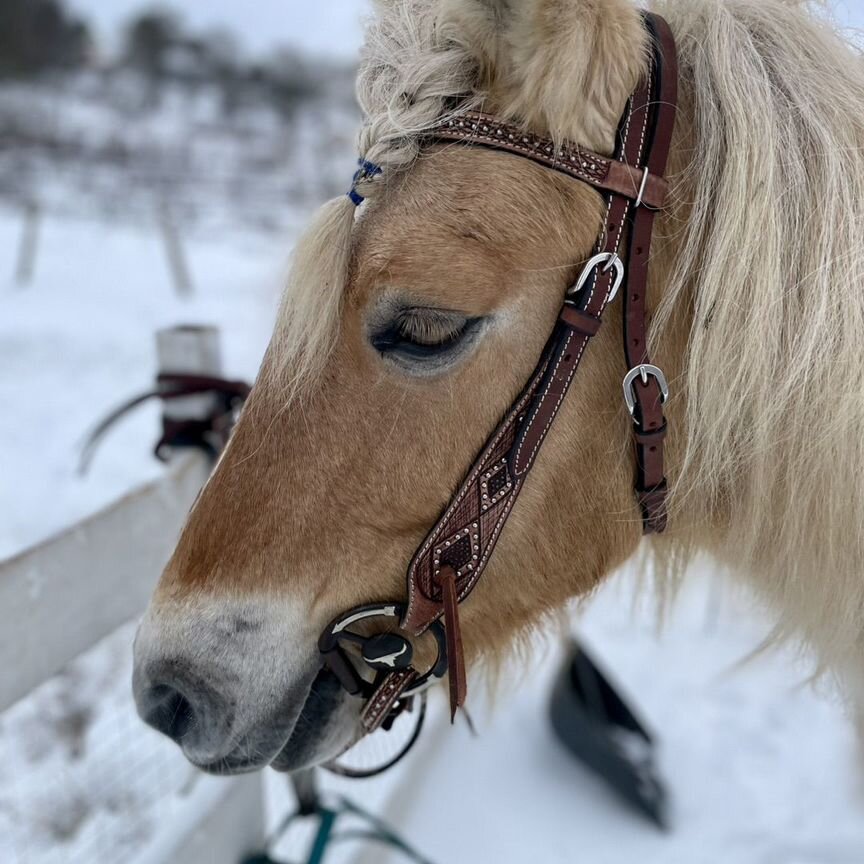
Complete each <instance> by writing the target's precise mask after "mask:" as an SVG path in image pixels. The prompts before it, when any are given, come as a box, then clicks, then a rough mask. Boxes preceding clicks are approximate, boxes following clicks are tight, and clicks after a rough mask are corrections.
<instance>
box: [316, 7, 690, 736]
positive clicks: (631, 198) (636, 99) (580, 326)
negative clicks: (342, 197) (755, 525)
mask: <svg viewBox="0 0 864 864" xmlns="http://www.w3.org/2000/svg"><path fill="white" fill-rule="evenodd" d="M643 20H644V24H645V27H646V30H647V32H648V36H649V38H650V42H651V45H652V49H653V54H652V61H651V63H650V65H649V68H648V70H647V71H646V74H645V76H644V77H643V79H642V81H641V82H640V83H639V85H638V87H637V89H636V90H635V91H634V92H633V93H632V94H631V96H630V98H629V100H628V102H627V106H626V108H625V111H624V115H623V116H622V118H621V121H620V124H619V128H618V134H617V145H616V149H615V154H614V155H613V156H611V157H610V156H605V155H602V154H599V153H594V152H592V151H591V150H588V149H587V148H585V147H583V146H581V145H580V144H576V143H572V142H555V141H552V140H551V139H549V138H544V137H542V136H539V135H535V134H533V133H531V132H528V131H526V130H525V129H524V128H523V127H522V126H520V125H518V124H514V123H511V122H509V121H507V120H504V119H501V118H498V117H493V116H491V115H487V114H483V113H480V112H477V111H469V110H463V111H461V112H460V111H458V110H457V111H456V112H455V113H452V114H451V115H449V116H448V117H447V118H444V119H442V121H441V123H440V125H439V126H438V127H437V128H436V129H433V130H431V131H430V132H429V133H428V135H427V136H426V137H427V139H428V143H430V144H434V143H442V142H450V143H451V144H453V145H454V146H455V145H456V144H458V145H461V146H467V147H483V148H486V149H493V150H500V151H504V152H507V153H510V154H513V155H517V156H521V157H523V158H526V159H530V160H531V161H532V162H535V163H537V164H540V165H542V166H543V167H545V168H547V169H549V170H553V171H556V172H558V173H562V174H565V175H567V176H569V177H572V178H574V179H576V180H579V181H581V182H583V183H585V184H587V185H589V186H591V187H592V188H594V189H596V190H598V191H599V192H601V193H602V194H603V196H604V199H605V202H606V213H605V219H604V222H603V225H602V229H601V233H600V236H599V237H598V239H597V243H596V246H595V248H594V250H593V253H592V255H591V257H590V258H589V259H588V260H587V261H586V262H585V264H584V266H583V268H582V270H581V274H580V276H579V277H578V279H577V280H576V281H575V282H574V284H573V286H572V287H571V288H570V289H569V290H567V291H566V293H565V296H564V297H563V305H562V306H561V311H560V312H559V315H558V320H557V322H556V324H555V327H554V330H553V331H552V333H551V334H550V336H549V340H548V342H547V343H546V347H545V348H544V350H543V353H542V354H541V356H540V358H539V360H538V363H537V366H536V368H535V370H534V372H533V373H532V375H531V378H530V379H529V380H528V382H527V383H526V385H525V387H524V389H523V391H522V393H521V394H520V395H519V396H518V397H517V399H516V401H515V402H514V403H513V404H512V405H511V407H510V408H509V410H508V411H507V413H506V414H505V415H504V418H503V419H502V420H501V422H500V423H499V425H498V426H497V428H496V429H495V430H494V431H493V432H492V434H491V435H490V436H489V438H488V439H487V442H486V444H485V445H484V447H483V449H482V450H481V451H480V454H479V455H478V456H477V458H476V459H475V461H474V463H473V465H472V466H471V467H470V468H469V470H468V472H467V474H466V475H465V478H464V479H463V481H462V483H461V484H460V486H459V488H458V489H457V491H456V493H455V495H454V496H453V498H452V500H451V501H450V503H449V504H448V505H447V507H446V508H445V510H444V512H443V513H442V514H441V516H440V517H439V519H438V521H437V522H436V524H435V525H434V526H433V527H432V529H431V531H430V532H429V534H428V535H427V537H426V539H425V540H424V541H423V543H422V544H421V546H420V547H419V548H418V549H417V550H416V552H415V554H414V557H413V558H412V560H411V563H410V565H409V567H408V573H407V603H405V604H401V603H387V604H381V605H371V606H359V607H357V608H355V609H351V610H349V611H348V612H345V613H344V614H342V615H340V616H339V617H338V618H336V619H335V620H334V621H332V622H331V623H330V624H329V625H328V626H327V628H326V629H325V630H324V632H323V633H322V635H321V638H320V640H319V648H320V651H321V655H322V658H323V660H324V662H325V663H326V665H327V666H328V667H329V668H330V669H331V670H332V672H333V673H334V674H335V675H336V676H337V678H338V679H339V681H340V682H341V684H342V686H343V687H344V688H345V689H346V690H347V691H348V693H350V694H352V695H354V696H357V697H358V698H361V699H363V700H364V701H365V705H364V707H363V710H362V714H361V720H362V725H363V729H364V731H365V732H366V733H370V732H373V731H374V730H376V729H378V728H379V727H382V726H383V727H384V728H388V729H389V728H390V727H391V726H392V724H393V721H394V720H395V718H396V717H397V716H398V715H399V714H400V713H401V712H402V711H403V710H405V709H406V708H407V707H410V705H411V703H412V700H413V699H414V697H415V696H416V695H417V694H418V693H421V692H422V691H423V690H424V689H425V688H426V687H428V686H429V685H431V684H432V683H434V682H435V681H436V680H437V679H439V678H441V677H443V675H444V674H445V672H447V673H448V678H449V684H450V706H451V719H452V717H454V716H455V713H456V711H457V709H458V708H461V707H462V706H463V705H464V702H465V699H466V694H467V684H466V674H465V662H464V657H463V649H462V637H461V630H460V625H459V604H461V603H462V602H464V601H465V600H466V599H467V598H468V596H469V595H470V594H471V592H472V590H473V589H474V587H475V585H476V584H477V582H478V580H479V579H480V577H481V576H482V574H483V572H484V571H485V569H486V566H487V564H488V562H489V559H490V557H491V555H492V553H493V552H494V549H495V545H496V543H497V541H498V538H499V537H500V535H501V532H502V531H503V530H504V527H505V525H506V522H507V519H508V518H509V516H510V514H511V512H512V510H513V507H514V505H515V504H516V500H517V498H518V496H519V493H520V491H521V490H522V487H523V486H524V483H525V480H526V478H527V476H528V474H529V472H530V471H531V469H532V468H533V466H534V464H535V461H536V458H537V456H538V454H539V452H540V450H541V448H542V446H543V443H544V441H545V440H546V437H547V435H548V433H549V431H550V429H551V428H552V426H553V424H554V421H555V419H556V417H557V415H558V411H559V409H560V407H561V405H562V403H563V402H564V399H565V397H566V395H567V392H568V390H569V388H570V384H571V382H572V380H573V377H574V375H575V374H576V371H577V370H578V366H579V363H580V361H581V359H582V357H583V355H584V352H585V350H586V348H587V347H588V343H589V342H590V341H591V339H592V337H593V336H595V335H596V333H597V332H598V331H599V329H600V327H601V325H602V323H603V313H604V312H605V310H606V307H607V306H608V305H609V304H610V303H612V302H613V301H614V300H615V299H616V296H620V297H622V298H623V299H621V300H620V301H619V302H621V303H622V304H623V320H624V328H623V334H622V336H623V343H624V350H623V354H624V363H625V364H626V366H624V368H622V379H623V380H622V389H623V393H624V399H623V400H622V402H623V405H622V410H623V411H626V412H627V414H626V415H625V416H628V423H629V424H630V425H631V428H632V430H633V453H634V460H633V461H634V488H635V498H636V502H637V503H638V506H639V509H640V514H641V518H642V525H643V530H644V533H645V534H654V533H661V532H662V531H664V530H665V528H666V491H667V485H666V478H665V473H664V454H663V449H664V448H663V445H664V440H665V437H666V433H667V425H666V421H665V418H664V410H663V406H664V404H665V402H666V400H667V399H668V398H669V388H668V385H667V382H666V378H665V376H664V375H663V372H662V370H660V369H659V368H658V367H657V366H655V365H653V364H652V363H651V359H650V357H649V355H648V347H647V343H648V340H647V331H648V311H647V293H648V263H649V260H650V257H651V255H650V252H651V241H652V236H653V227H654V219H655V215H656V213H657V212H658V211H660V210H662V209H664V207H665V205H666V200H667V197H668V196H667V192H668V184H667V182H666V180H665V179H664V175H665V171H666V163H667V160H668V156H669V150H670V147H671V143H672V133H673V129H674V126H675V115H676V106H677V102H678V64H677V59H676V51H675V41H674V38H673V36H672V33H671V31H670V29H669V25H668V24H667V23H666V21H665V20H664V19H663V18H661V17H660V16H659V15H655V14H653V13H644V14H643ZM381 173H382V172H381V167H380V166H379V165H376V164H374V163H372V162H369V161H368V160H365V159H361V160H360V163H359V168H358V170H357V173H356V174H355V175H354V182H353V184H352V187H351V189H350V191H349V192H348V197H349V198H350V199H351V201H352V202H353V203H354V204H355V205H358V206H359V205H360V204H361V203H362V202H363V196H362V195H361V194H360V193H359V192H358V191H357V186H358V184H360V183H361V182H363V181H366V180H369V179H371V178H373V177H377V176H378V175H379V174H381ZM619 289H620V290H619ZM625 373H626V374H625ZM442 622H443V623H442ZM382 623H384V625H385V626H384V627H383V628H382V627H380V625H381V624H382ZM369 624H371V625H372V626H373V628H375V627H376V625H378V626H377V630H378V632H377V634H376V635H363V634H364V633H368V632H371V631H370V630H369V628H368V627H367V626H366V625H369ZM381 630H383V631H384V632H380V631H381ZM427 633H428V634H430V635H431V637H432V638H433V639H434V641H435V643H436V645H437V648H438V655H437V658H436V660H435V661H434V663H433V665H432V666H431V668H429V669H427V670H426V671H425V672H420V671H418V670H417V669H415V667H414V666H413V658H414V640H415V639H417V638H418V637H420V636H421V635H422V634H427ZM359 669H362V670H363V672H362V673H361V671H359Z"/></svg>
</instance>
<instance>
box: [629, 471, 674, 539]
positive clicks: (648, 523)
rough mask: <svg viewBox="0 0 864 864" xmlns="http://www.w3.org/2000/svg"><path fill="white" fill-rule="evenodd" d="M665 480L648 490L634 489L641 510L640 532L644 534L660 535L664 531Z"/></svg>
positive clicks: (666, 489)
mask: <svg viewBox="0 0 864 864" xmlns="http://www.w3.org/2000/svg"><path fill="white" fill-rule="evenodd" d="M668 491H669V485H668V483H667V482H666V479H665V478H664V479H663V482H662V483H658V484H657V485H656V486H651V487H650V488H648V489H642V488H640V487H638V486H637V487H636V496H637V498H638V500H639V507H640V509H641V510H642V530H643V533H645V534H662V533H663V532H664V531H665V530H666V518H667V516H666V494H667V492H668Z"/></svg>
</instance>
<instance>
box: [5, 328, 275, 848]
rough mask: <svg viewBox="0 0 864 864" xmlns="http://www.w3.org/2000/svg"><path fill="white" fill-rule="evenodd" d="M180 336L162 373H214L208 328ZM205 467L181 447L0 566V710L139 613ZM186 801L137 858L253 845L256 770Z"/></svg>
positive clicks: (257, 814)
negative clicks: (90, 511) (151, 472)
mask: <svg viewBox="0 0 864 864" xmlns="http://www.w3.org/2000/svg"><path fill="white" fill-rule="evenodd" d="M179 333H180V336H179V342H178V340H177V339H171V338H169V339H168V342H169V343H170V344H169V347H167V348H166V346H165V344H164V343H165V340H164V337H163V338H161V339H160V355H162V357H163V359H164V358H165V357H166V355H168V356H169V357H170V359H169V361H168V362H170V363H172V365H173V368H170V369H166V371H174V372H199V373H202V374H219V371H220V370H219V369H218V368H214V367H215V366H217V365H218V351H212V350H206V351H202V350H196V349H195V344H194V343H195V342H196V340H198V339H199V337H201V338H203V339H204V340H205V341H207V342H208V348H209V349H212V340H213V339H214V338H215V335H214V333H213V332H212V331H211V332H208V331H203V333H202V332H201V331H197V333H198V335H196V330H195V328H181V330H180V331H179ZM202 356H206V357H207V358H208V360H207V362H202V360H201V357H202ZM180 367H183V368H180ZM205 367H206V368H205ZM163 368H165V366H164V365H163ZM174 410H176V405H175V407H174ZM209 470H210V465H209V463H208V461H207V460H206V458H205V457H204V456H203V455H198V454H197V453H189V452H187V453H185V454H183V455H182V456H180V457H178V458H177V459H175V460H174V461H173V462H172V464H171V465H170V466H169V468H168V470H167V472H166V474H165V476H164V477H163V478H161V479H159V480H157V481H155V482H152V483H149V484H147V485H146V486H143V487H142V488H140V489H137V490H135V491H134V492H131V493H130V494H128V495H127V496H125V497H124V498H122V499H121V500H120V501H117V502H116V503H114V504H112V505H111V506H109V507H107V508H106V509H104V510H103V511H102V512H100V513H97V514H96V515H94V516H92V517H90V518H89V519H85V520H84V521H83V522H80V523H78V524H77V525H75V526H73V527H71V528H69V529H68V530H66V531H64V532H62V533H61V534H59V535H57V536H55V537H53V538H51V539H49V540H47V541H45V542H43V543H40V544H39V545H38V546H36V547H34V548H32V549H29V550H27V551H25V552H23V553H22V554H20V555H18V556H16V557H14V558H12V559H10V560H7V561H5V562H2V563H0V609H2V612H3V615H2V617H3V625H2V627H0V669H2V673H0V711H3V710H5V709H6V708H8V707H10V706H11V705H12V704H13V703H15V702H17V701H18V700H19V699H21V698H23V697H25V696H26V695H27V694H28V693H30V692H31V691H32V690H33V689H34V688H36V687H37V686H38V685H40V684H41V683H42V682H44V681H46V680H47V679H49V678H50V677H51V676H52V675H54V674H55V673H57V672H58V671H60V670H61V669H62V668H63V667H64V666H65V665H66V664H67V663H69V662H70V661H72V660H73V659H75V658H76V657H77V656H78V655H79V654H81V653H82V652H84V651H85V650H87V649H88V648H90V647H91V646H93V645H94V644H95V643H96V642H98V641H99V640H101V639H102V638H103V637H105V636H107V635H108V634H109V633H112V632H113V631H115V630H116V629H117V628H119V627H120V626H122V625H123V624H125V623H127V622H129V621H130V620H132V619H134V618H136V617H138V616H139V615H140V614H141V613H142V612H143V611H144V608H145V607H146V604H147V600H148V598H149V596H150V594H151V593H152V591H153V588H154V587H155V585H156V581H157V579H158V578H159V574H160V572H161V570H162V568H163V566H164V565H165V563H166V562H167V559H168V556H169V555H170V552H171V550H172V548H173V546H174V543H175V541H176V539H177V535H178V532H179V530H180V528H181V526H182V523H183V520H184V518H185V516H186V514H187V512H188V510H189V507H190V506H191V504H192V502H193V501H194V499H195V496H196V494H197V493H198V490H199V489H200V487H201V485H202V483H203V482H204V481H205V479H206V477H207V474H208V472H209ZM130 648H131V646H130ZM178 758H180V756H179V753H178ZM189 803H190V806H189V814H188V818H184V819H183V820H178V821H177V822H176V823H175V824H172V825H171V826H166V830H165V831H164V832H162V833H161V834H160V835H159V836H157V837H156V838H155V842H154V844H153V845H152V847H150V846H148V847H147V848H146V849H142V855H143V857H142V859H141V864H167V862H177V861H183V862H184V864H199V862H200V864H239V862H240V861H241V860H242V859H243V857H244V856H245V855H246V854H248V853H249V852H251V851H254V850H255V849H256V848H260V845H261V841H262V838H263V831H264V802H263V793H262V784H261V779H260V776H259V775H251V776H248V777H243V778H237V779H235V780H232V781H227V780H220V781H213V782H212V783H210V782H204V783H202V784H199V785H198V787H196V789H195V790H194V791H193V794H191V795H190V796H189Z"/></svg>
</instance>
